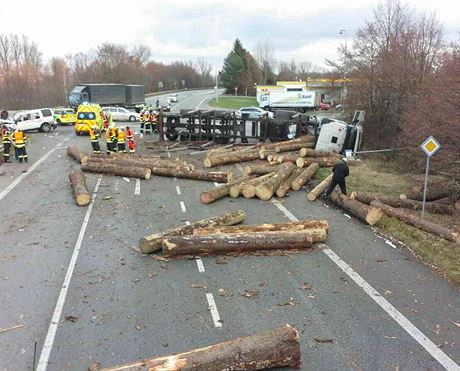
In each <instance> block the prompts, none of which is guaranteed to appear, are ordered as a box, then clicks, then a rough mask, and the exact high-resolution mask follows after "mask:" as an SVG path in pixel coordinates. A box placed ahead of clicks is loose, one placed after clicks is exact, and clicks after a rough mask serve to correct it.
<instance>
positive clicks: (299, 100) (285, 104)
mask: <svg viewBox="0 0 460 371" xmlns="http://www.w3.org/2000/svg"><path fill="white" fill-rule="evenodd" d="M320 100H321V96H320V94H317V93H316V92H314V91H310V90H303V89H298V90H297V89H296V91H293V90H291V89H285V90H270V91H269V92H267V93H266V94H262V95H260V97H259V106H260V107H261V108H263V109H265V110H274V109H288V110H289V109H293V110H296V111H301V112H306V111H311V110H314V109H318V107H319V105H320Z"/></svg>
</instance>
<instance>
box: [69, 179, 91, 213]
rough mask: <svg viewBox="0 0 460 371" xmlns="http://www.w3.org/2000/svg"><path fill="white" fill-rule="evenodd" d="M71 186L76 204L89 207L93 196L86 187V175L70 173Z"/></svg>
mask: <svg viewBox="0 0 460 371" xmlns="http://www.w3.org/2000/svg"><path fill="white" fill-rule="evenodd" d="M69 180H70V184H71V185H72V188H73V194H74V196H75V202H76V203H77V205H79V206H87V205H89V203H90V201H91V195H90V194H89V192H88V188H87V187H86V179H85V175H84V174H83V173H82V172H81V171H80V170H77V171H71V172H70V173H69Z"/></svg>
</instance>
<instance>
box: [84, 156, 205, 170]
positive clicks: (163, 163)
mask: <svg viewBox="0 0 460 371" xmlns="http://www.w3.org/2000/svg"><path fill="white" fill-rule="evenodd" d="M88 162H98V163H107V164H113V165H120V166H134V167H148V168H150V169H152V168H155V167H160V168H172V169H182V170H187V171H192V170H194V169H195V168H196V167H197V166H196V164H191V163H187V162H185V161H182V160H178V159H176V160H169V159H167V160H166V159H155V158H141V157H134V158H131V157H128V156H115V157H113V156H100V157H94V156H91V157H90V158H89V159H88Z"/></svg>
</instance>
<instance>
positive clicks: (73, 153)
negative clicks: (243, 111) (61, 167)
mask: <svg viewBox="0 0 460 371" xmlns="http://www.w3.org/2000/svg"><path fill="white" fill-rule="evenodd" d="M67 154H68V155H69V156H70V157H72V158H73V159H74V160H76V161H77V162H78V163H79V164H84V163H85V162H86V161H88V159H89V156H88V155H87V154H86V153H85V152H82V151H80V150H79V149H78V148H77V147H75V146H68V147H67Z"/></svg>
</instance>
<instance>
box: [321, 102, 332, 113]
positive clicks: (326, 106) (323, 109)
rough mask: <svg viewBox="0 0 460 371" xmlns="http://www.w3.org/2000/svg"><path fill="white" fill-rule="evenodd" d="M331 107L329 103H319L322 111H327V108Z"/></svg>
mask: <svg viewBox="0 0 460 371" xmlns="http://www.w3.org/2000/svg"><path fill="white" fill-rule="evenodd" d="M329 108H331V106H330V105H329V104H327V103H323V102H321V103H320V104H319V109H320V111H327V110H329Z"/></svg>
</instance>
